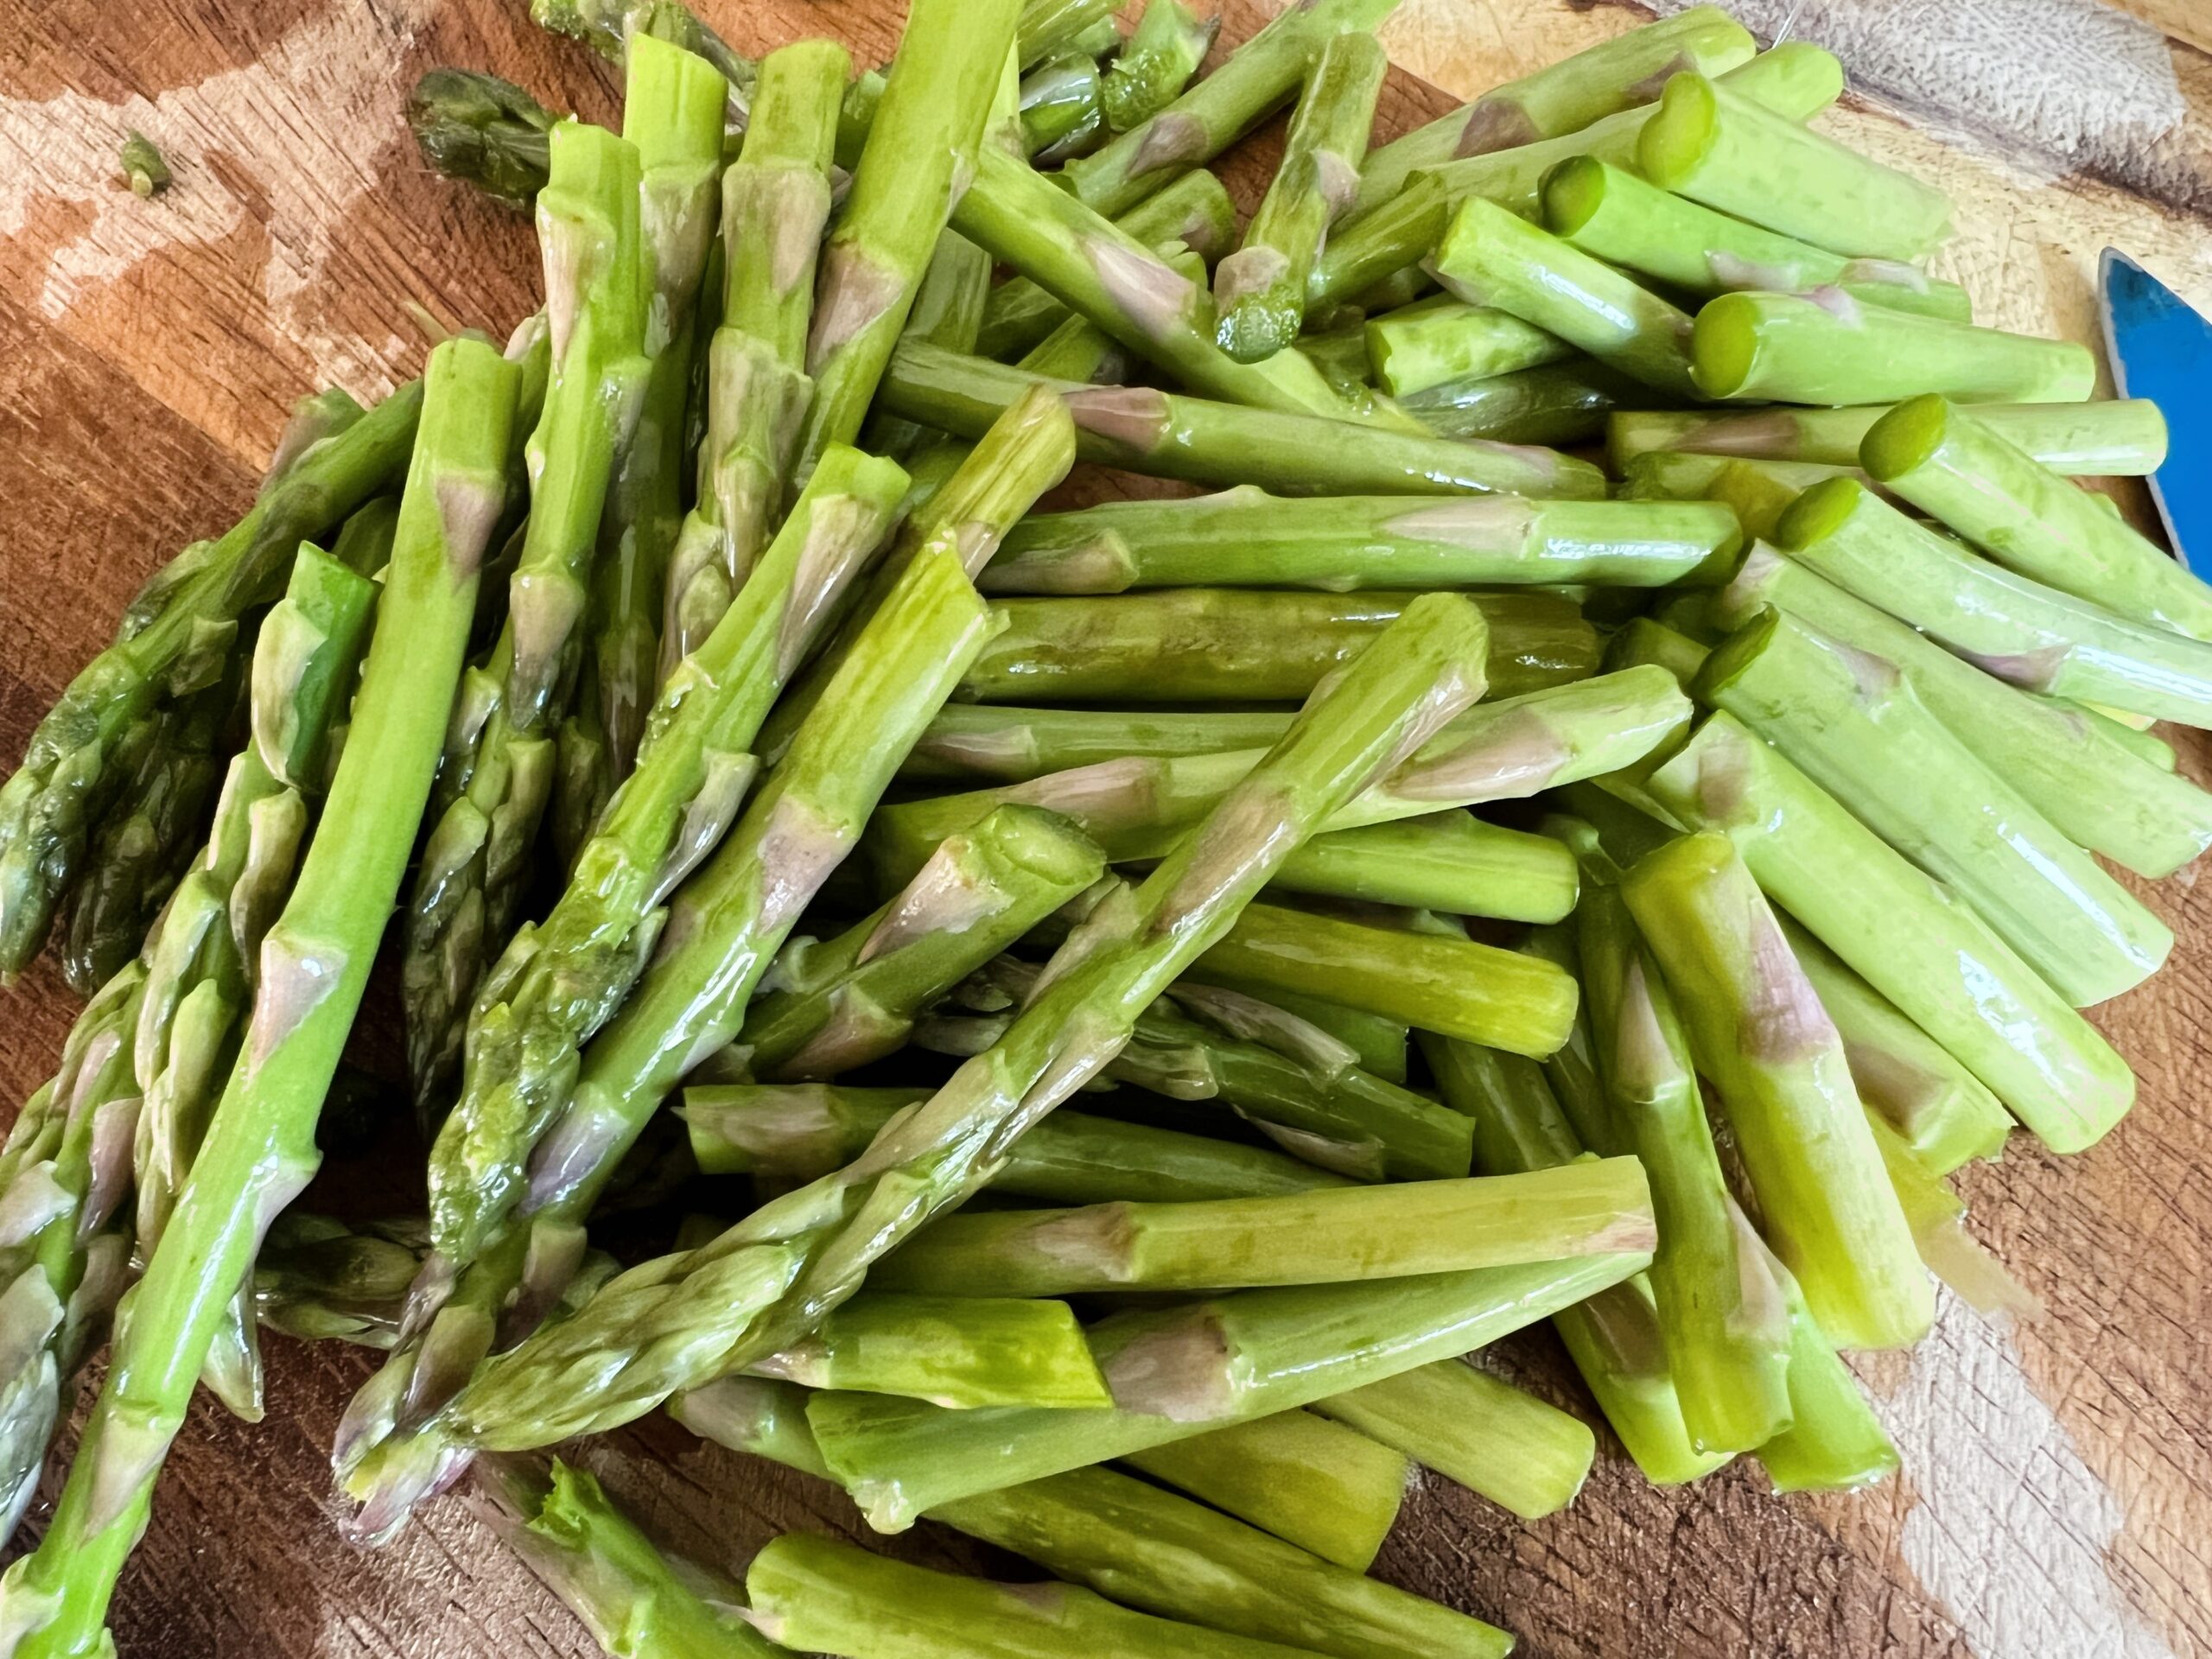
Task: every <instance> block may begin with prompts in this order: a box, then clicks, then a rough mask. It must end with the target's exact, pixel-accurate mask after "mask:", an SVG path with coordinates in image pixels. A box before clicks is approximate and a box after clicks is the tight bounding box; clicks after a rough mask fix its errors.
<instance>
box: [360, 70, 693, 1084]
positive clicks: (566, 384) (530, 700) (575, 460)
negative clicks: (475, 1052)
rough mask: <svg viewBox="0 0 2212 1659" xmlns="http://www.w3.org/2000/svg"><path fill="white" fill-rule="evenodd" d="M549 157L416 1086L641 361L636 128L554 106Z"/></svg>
mask: <svg viewBox="0 0 2212 1659" xmlns="http://www.w3.org/2000/svg"><path fill="white" fill-rule="evenodd" d="M638 55H639V63H640V65H641V66H645V67H650V66H658V67H657V68H652V70H651V73H652V80H651V81H649V82H646V83H645V84H644V85H640V86H639V88H638V95H639V96H640V97H642V96H644V95H645V91H646V86H652V88H653V89H655V90H654V95H655V96H656V98H657V99H658V100H660V102H661V107H662V108H663V110H664V111H669V112H671V119H680V118H678V117H676V116H675V115H674V114H673V112H674V111H679V110H681V109H682V108H683V107H684V106H685V105H686V104H687V103H690V102H692V101H693V100H695V99H701V98H704V97H706V96H707V95H708V94H709V93H711V94H712V99H713V101H714V102H715V104H716V105H719V100H720V97H721V94H720V92H718V91H715V86H714V77H713V76H712V74H711V72H709V71H708V70H707V69H706V68H705V66H704V65H699V66H698V71H699V77H694V76H693V75H691V74H690V73H688V72H687V70H686V69H685V67H684V65H683V54H680V53H678V52H677V49H676V48H673V47H671V46H669V45H667V44H666V43H665V42H664V41H650V42H649V43H648V45H647V46H646V47H645V48H641V50H640V51H639V54H638ZM640 73H641V75H642V74H643V73H645V68H643V67H641V72H640ZM700 77H703V78H704V79H701V78H700ZM552 157H553V174H552V181H551V182H550V184H548V186H547V187H546V188H545V189H544V190H543V191H541V192H540V193H539V194H538V199H537V219H538V241H539V245H540V249H541V251H542V252H543V255H544V261H545V283H546V293H547V296H548V298H547V302H546V315H547V317H548V320H549V322H550V325H551V334H552V348H553V371H552V379H551V382H550V385H549V386H548V388H547V391H546V396H545V409H544V413H543V415H542V416H540V417H539V420H538V423H537V430H536V431H535V432H534V433H532V435H531V439H530V476H531V514H530V521H529V524H528V527H527V528H526V530H525V531H524V540H523V546H522V553H521V556H520V560H519V563H518V564H517V565H516V567H515V573H514V575H513V578H512V581H511V582H510V583H509V603H508V613H507V622H506V626H505V628H504V629H503V630H502V631H501V632H500V635H499V644H498V645H497V646H495V647H494V649H493V655H492V658H491V661H490V663H489V664H487V665H486V667H485V668H483V669H482V670H480V671H474V672H472V673H471V674H470V675H469V676H468V677H467V680H466V681H465V683H464V687H463V695H462V698H461V704H460V706H459V707H458V709H456V710H455V714H454V728H453V731H452V733H451V734H450V735H449V737H448V742H447V753H446V755H445V758H444V760H443V761H442V763H441V766H440V768H439V776H438V791H437V795H436V797H435V801H434V803H433V809H432V816H433V822H434V827H433V829H431V831H430V837H429V841H428V842H426V843H425V846H424V849H423V858H422V861H421V864H420V866H419V868H417V870H416V876H415V884H414V888H413V891H412V893H410V898H409V905H408V914H407V918H406V923H405V931H404V938H405V947H404V988H405V996H406V1003H407V1015H408V1018H407V1046H408V1059H409V1064H410V1070H411V1071H412V1072H413V1075H414V1079H415V1089H416V1099H417V1101H418V1102H427V1101H429V1099H431V1098H432V1097H433V1096H435V1095H436V1094H437V1093H438V1092H439V1091H440V1090H441V1089H442V1086H443V1085H444V1084H445V1083H446V1081H447V1079H448V1077H450V1075H451V1073H452V1071H453V1069H454V1066H455V1065H457V1064H458V1062H459V1060H460V1058H461V1039H462V1036H463V1032H464V1028H465V1027H466V1024H467V1011H468V1006H469V1002H470V1001H471V999H472V998H473V997H474V995H475V993H476V988H477V984H478V982H479V981H480V978H481V977H482V975H483V972H484V970H485V969H486V967H487V966H488V965H489V963H490V957H491V950H492V944H493V941H494V940H497V939H499V938H504V937H505V933H506V931H507V929H508V926H509V925H510V923H511V922H512V918H513V915H514V911H515V907H516V906H517V904H518V902H519V899H520V886H521V881H522V878H523V876H524V873H525V871H526V869H527V867H528V862H529V853H530V848H531V842H533V841H534V839H535V838H536V835H537V824H538V821H539V818H540V817H541V815H542V814H543V810H544V809H545V805H546V801H547V798H548V795H549V792H550V788H551V785H552V772H553V759H554V757H553V734H554V732H555V731H556V730H557V728H558V726H559V723H560V721H561V718H562V715H563V712H564V710H565V709H566V707H567V705H568V702H569V696H570V695H571V690H572V685H573V682H574V679H575V668H576V660H577V657H578V654H579V652H580V648H581V642H580V640H579V639H578V637H577V636H578V632H579V628H578V625H579V624H580V623H581V622H582V620H583V614H582V613H583V609H584V589H583V582H584V579H585V577H586V575H588V571H589V567H590V561H591V556H592V553H593V551H594V531H596V530H597V528H598V525H599V519H600V513H601V509H602V508H603V507H604V505H605V504H606V500H607V488H608V481H609V479H610V477H611V474H612V472H613V467H614V466H615V463H616V461H617V458H618V456H619V455H620V453H621V451H622V449H623V448H624V447H625V445H626V443H627V442H628V441H629V437H630V433H631V430H632V426H633V424H634V421H635V417H636V415H637V412H638V404H639V397H640V395H641V394H642V391H643V390H644V385H645V374H646V371H647V367H648V365H647V363H646V360H645V357H644V354H643V352H644V344H645V313H646V311H647V309H648V307H647V302H646V297H645V293H646V290H645V283H644V281H643V279H642V275H641V273H642V270H643V267H642V264H641V247H640V242H639V217H640V213H641V207H642V203H641V199H640V196H639V155H638V149H637V146H635V145H634V144H632V143H630V142H629V141H627V140H626V139H622V138H617V137H614V135H613V134H612V133H609V132H607V131H605V130H602V129H601V128H598V127H592V126H585V125H582V124H578V123H576V122H575V121H564V122H563V123H562V124H560V125H558V126H556V128H555V129H554V130H553V134H552Z"/></svg>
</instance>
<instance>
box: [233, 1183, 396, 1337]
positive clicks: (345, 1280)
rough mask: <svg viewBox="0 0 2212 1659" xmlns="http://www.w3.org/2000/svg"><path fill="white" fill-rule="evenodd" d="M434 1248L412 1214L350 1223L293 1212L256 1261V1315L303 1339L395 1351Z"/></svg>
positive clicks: (285, 1215)
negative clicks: (411, 1290)
mask: <svg viewBox="0 0 2212 1659" xmlns="http://www.w3.org/2000/svg"><path fill="white" fill-rule="evenodd" d="M427 1249H429V1230H427V1229H426V1228H424V1227H423V1224H422V1222H421V1221H420V1219H419V1218H416V1217H402V1218H400V1219H397V1220H393V1221H383V1222H365V1223H360V1224H352V1223H347V1222H342V1221H334V1220H332V1219H331V1218H330V1217H327V1216H315V1215H308V1214H305V1213H303V1212H302V1211H297V1210H288V1211H285V1212H284V1213H283V1215H281V1216H279V1217H277V1219H276V1221H275V1222H274V1223H272V1224H270V1229H269V1236H268V1237H267V1238H265V1239H264V1240H263V1241H262V1245H261V1253H260V1255H257V1256H256V1257H255V1258H254V1263H253V1312H254V1317H255V1319H257V1321H258V1322H259V1323H260V1324H261V1325H263V1326H264V1327H265V1328H266V1329H268V1330H270V1331H279V1332H283V1334H284V1335H286V1336H288V1337H296V1338H299V1339H300V1340H301V1341H302V1342H352V1343H359V1344H361V1345H362V1346H364V1347H367V1348H390V1347H391V1344H393V1343H394V1342H395V1341H397V1339H398V1337H399V1319H400V1313H401V1310H402V1308H403V1307H404V1305H405V1303H406V1300H407V1287H408V1286H409V1285H410V1284H412V1283H413V1282H414V1280H415V1274H416V1271H417V1270H418V1269H419V1268H421V1267H422V1265H423V1253H424V1252H425V1251H426V1250H427Z"/></svg>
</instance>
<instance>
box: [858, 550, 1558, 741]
mask: <svg viewBox="0 0 2212 1659" xmlns="http://www.w3.org/2000/svg"><path fill="white" fill-rule="evenodd" d="M1039 522H1049V521H1048V520H1046V521H1040V520H1039V519H1038V518H1030V519H1027V520H1026V521H1025V522H1024V524H1022V525H1019V526H1016V530H1017V533H1018V532H1019V531H1020V530H1022V529H1025V528H1027V525H1030V524H1037V523H1039ZM1009 539H1011V538H1009ZM1539 695H1547V694H1541V693H1540V694H1539ZM1293 718H1294V716H1292V715H1287V714H1281V715H1276V714H1262V713H1254V714H1240V713H1236V712H1233V711H1230V710H1224V709H1204V710H1199V711H1197V712H1192V713H1183V712H1180V711H1178V710H1173V709H1169V710H1154V709H1135V710H1122V709H1020V708H1014V707H1010V706H1008V705H1007V704H1005V703H965V702H956V703H951V704H949V705H947V706H946V707H945V708H944V709H943V710H942V711H941V712H940V713H939V714H938V717H937V718H936V719H935V720H933V721H931V722H930V728H929V730H928V731H926V732H925V733H923V734H922V741H920V742H918V743H917V744H916V745H915V746H914V751H913V753H912V754H910V755H908V756H907V757H906V764H905V765H904V766H901V767H900V768H899V778H900V779H901V780H902V781H905V782H911V783H958V782H963V781H968V782H973V781H975V780H977V779H987V780H988V781H990V782H993V783H1004V784H1022V783H1027V782H1028V781H1029V780H1030V779H1033V778H1042V777H1044V776H1045V775H1046V773H1048V772H1066V771H1069V770H1071V768H1074V767H1077V766H1092V765H1095V764H1096V763H1097V762H1099V761H1101V760H1120V759H1122V758H1123V757H1125V756H1128V755H1139V756H1143V757H1145V758H1147V759H1152V760H1173V759H1174V758H1175V757H1177V756H1179V755H1186V754H1221V753H1230V752H1231V751H1234V750H1237V749H1253V748H1265V747H1267V746H1268V744H1270V743H1272V742H1274V741H1275V740H1276V739H1277V738H1279V737H1281V735H1282V734H1283V733H1284V732H1285V731H1286V730H1287V729H1288V728H1289V726H1290V722H1291V721H1292V719H1293Z"/></svg>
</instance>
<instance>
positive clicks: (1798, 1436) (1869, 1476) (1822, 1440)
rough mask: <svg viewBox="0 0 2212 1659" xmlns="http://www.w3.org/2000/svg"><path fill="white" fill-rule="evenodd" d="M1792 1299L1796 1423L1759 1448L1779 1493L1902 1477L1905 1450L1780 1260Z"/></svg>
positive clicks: (1853, 1487) (1842, 1488)
mask: <svg viewBox="0 0 2212 1659" xmlns="http://www.w3.org/2000/svg"><path fill="white" fill-rule="evenodd" d="M1776 1267H1777V1276H1778V1278H1779V1280H1780V1281H1781V1284H1782V1287H1783V1294H1784V1295H1785V1296H1786V1297H1787V1298H1788V1299H1789V1410H1790V1424H1789V1427H1788V1428H1787V1429H1785V1430H1783V1433H1780V1434H1777V1435H1776V1436H1775V1437H1774V1439H1772V1440H1769V1441H1768V1442H1767V1443H1766V1444H1765V1445H1764V1446H1761V1447H1760V1448H1759V1450H1758V1459H1759V1463H1760V1465H1762V1466H1763V1467H1764V1469H1765V1470H1766V1473H1767V1478H1768V1479H1770V1480H1771V1481H1772V1482H1773V1483H1774V1489H1775V1491H1777V1492H1804V1491H1858V1490H1859V1488H1860V1487H1863V1486H1872V1485H1873V1484H1876V1483H1878V1482H1879V1481H1882V1480H1885V1479H1887V1478H1889V1477H1890V1476H1891V1475H1893V1474H1895V1473H1896V1472H1897V1447H1896V1446H1893V1445H1891V1442H1890V1436H1889V1433H1888V1431H1887V1430H1885V1428H1884V1427H1882V1425H1881V1422H1880V1421H1879V1420H1878V1419H1877V1418H1876V1417H1875V1415H1874V1413H1873V1411H1872V1408H1869V1407H1868V1405H1867V1403H1866V1395H1863V1394H1861V1393H1860V1392H1859V1380H1858V1378H1856V1377H1854V1376H1852V1374H1851V1372H1850V1371H1849V1370H1847V1368H1846V1367H1845V1365H1844V1363H1843V1361H1842V1360H1841V1359H1840V1358H1839V1357H1837V1356H1836V1351H1835V1344H1834V1343H1833V1342H1832V1341H1830V1339H1829V1338H1828V1337H1827V1334H1826V1333H1825V1332H1822V1330H1821V1326H1820V1322H1819V1321H1818V1320H1816V1319H1815V1318H1814V1317H1813V1312H1812V1309H1811V1308H1810V1307H1809V1306H1807V1304H1806V1299H1805V1294H1804V1292H1803V1290H1802V1289H1801V1288H1800V1287H1799V1286H1798V1284H1797V1281H1796V1279H1794V1278H1793V1277H1792V1276H1791V1275H1790V1273H1789V1269H1788V1268H1783V1267H1782V1266H1781V1264H1780V1263H1778V1262H1777V1264H1776Z"/></svg>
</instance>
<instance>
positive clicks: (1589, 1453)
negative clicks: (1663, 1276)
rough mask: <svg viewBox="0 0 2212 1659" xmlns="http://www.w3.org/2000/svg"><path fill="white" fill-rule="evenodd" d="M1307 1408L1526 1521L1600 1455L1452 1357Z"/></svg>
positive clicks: (1578, 1483)
mask: <svg viewBox="0 0 2212 1659" xmlns="http://www.w3.org/2000/svg"><path fill="white" fill-rule="evenodd" d="M1313 1410H1314V1411H1315V1412H1317V1413H1319V1414H1320V1415H1321V1416H1324V1417H1327V1418H1330V1419H1332V1421H1337V1422H1340V1423H1344V1424H1346V1425H1348V1426H1349V1427H1353V1428H1356V1429H1357V1430H1359V1431H1360V1433H1363V1434H1366V1435H1369V1436H1371V1437H1372V1438H1374V1439H1376V1440H1380V1441H1382V1442H1383V1445H1385V1446H1395V1447H1396V1448H1397V1449H1398V1450H1399V1451H1401V1452H1404V1453H1406V1454H1407V1455H1408V1457H1410V1458H1412V1459H1414V1461H1415V1462H1417V1463H1419V1464H1421V1465H1423V1466H1424V1467H1426V1468H1429V1469H1433V1470H1434V1471H1436V1472H1437V1473H1438V1474H1440V1475H1442V1476H1444V1477H1446V1478H1447V1479H1451V1480H1455V1481H1457V1482H1459V1484H1460V1485H1462V1486H1465V1487H1466V1488H1467V1489H1468V1490H1469V1491H1473V1492H1478V1493H1480V1494H1481V1495H1482V1496H1483V1497H1486V1498H1488V1499H1490V1500H1491V1503H1496V1504H1497V1505H1499V1506H1500V1507H1501V1508H1503V1509H1504V1510H1509V1511H1510V1512H1511V1513H1512V1514H1514V1515H1517V1516H1520V1517H1521V1518H1522V1520H1524V1521H1541V1519H1543V1517H1544V1516H1548V1515H1556V1514H1558V1513H1559V1511H1560V1510H1563V1509H1565V1508H1566V1507H1567V1505H1568V1504H1570V1503H1573V1501H1574V1497H1575V1494H1576V1493H1578V1492H1580V1491H1581V1490H1582V1483H1583V1482H1584V1481H1585V1480H1586V1479H1587V1478H1589V1475H1590V1468H1591V1465H1592V1463H1593V1462H1594V1461H1595V1460H1596V1458H1597V1454H1598V1437H1597V1436H1596V1435H1594V1434H1592V1433H1591V1432H1590V1430H1589V1427H1587V1426H1586V1424H1585V1423H1584V1422H1583V1421H1581V1419H1580V1418H1578V1417H1573V1416H1570V1415H1569V1414H1567V1413H1566V1412H1564V1411H1561V1410H1560V1409H1559V1408H1558V1407H1556V1406H1548V1405H1546V1404H1545V1403H1544V1402H1542V1401H1541V1400H1539V1399H1537V1398H1536V1397H1535V1395H1530V1394H1524V1393H1522V1391H1521V1390H1520V1389H1516V1388H1515V1387H1514V1386H1513V1385H1512V1384H1511V1383H1507V1382H1505V1381H1503V1379H1502V1378H1499V1377H1496V1376H1491V1374H1490V1373H1489V1372H1488V1371H1484V1370H1478V1369H1477V1368H1476V1367H1474V1366H1472V1365H1468V1364H1465V1363H1462V1362H1460V1361H1459V1360H1456V1359H1442V1360H1439V1361H1437V1363H1435V1364H1433V1365H1423V1366H1421V1367H1420V1368H1419V1369H1418V1370H1410V1371H1404V1372H1401V1373H1400V1374H1399V1375H1398V1376H1393V1377H1389V1378H1388V1379H1386V1380H1384V1381H1383V1382H1381V1383H1369V1384H1368V1385H1367V1386H1366V1387H1365V1388H1363V1389H1352V1390H1351V1391H1350V1392H1349V1393H1346V1394H1339V1395H1332V1396H1331V1397H1330V1398H1328V1399H1326V1400H1317V1401H1315V1402H1314V1403H1313ZM1204 1439H1205V1437H1203V1436H1202V1437H1201V1438H1200V1440H1199V1441H1198V1442H1196V1443H1197V1444H1203V1443H1204ZM1182 1444H1184V1445H1185V1446H1188V1445H1192V1444H1194V1442H1192V1441H1187V1440H1186V1441H1184V1442H1182Z"/></svg>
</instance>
